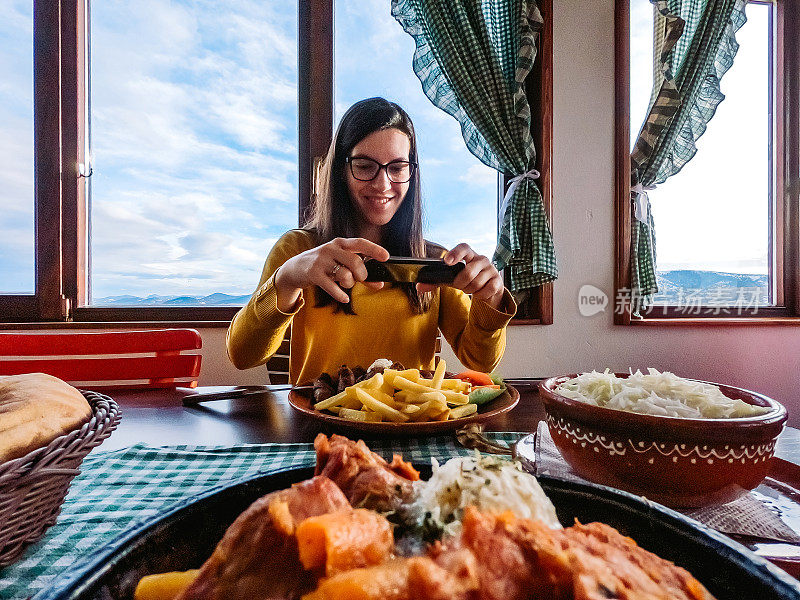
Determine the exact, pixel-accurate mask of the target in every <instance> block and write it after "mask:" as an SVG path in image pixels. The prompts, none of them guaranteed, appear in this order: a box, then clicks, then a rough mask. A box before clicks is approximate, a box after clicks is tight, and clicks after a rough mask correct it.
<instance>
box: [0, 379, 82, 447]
mask: <svg viewBox="0 0 800 600" xmlns="http://www.w3.org/2000/svg"><path fill="white" fill-rule="evenodd" d="M91 416H92V409H91V407H90V406H89V403H88V402H87V401H86V398H84V397H83V395H82V394H81V393H80V392H79V391H78V390H76V389H75V388H74V387H72V386H71V385H68V384H67V383H64V382H63V381H61V380H60V379H58V378H57V377H53V376H52V375H45V374H44V373H26V374H24V375H11V376H7V377H0V462H4V461H7V460H11V459H12V458H18V457H20V456H25V455H26V454H27V453H28V452H30V451H31V450H35V449H36V448H41V447H43V446H46V445H47V444H49V443H50V442H52V441H53V440H54V439H56V438H57V437H59V436H61V435H63V434H65V433H68V432H70V431H72V430H73V429H77V428H79V427H80V426H81V425H82V424H83V423H85V422H86V421H88V420H89V419H90V418H91Z"/></svg>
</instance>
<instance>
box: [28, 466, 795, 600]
mask: <svg viewBox="0 0 800 600" xmlns="http://www.w3.org/2000/svg"><path fill="white" fill-rule="evenodd" d="M418 468H419V469H420V471H421V472H422V473H421V474H422V475H423V477H425V476H430V466H426V467H423V466H418ZM313 474H314V469H313V468H302V469H287V470H283V471H278V472H274V473H271V474H269V475H260V476H256V477H254V478H252V479H248V480H244V481H239V482H237V483H233V484H227V485H223V486H219V487H217V488H214V489H211V490H209V491H208V492H206V493H204V494H201V495H199V496H196V497H194V498H189V499H187V500H184V501H182V502H179V503H177V504H175V505H173V506H172V507H170V508H169V509H167V510H166V511H164V513H163V514H161V515H158V516H156V517H154V518H153V519H152V520H151V521H150V522H149V523H146V524H144V525H139V526H138V527H134V528H132V529H131V530H129V531H128V532H126V533H123V534H122V535H121V536H120V537H119V538H117V539H116V540H115V541H113V542H111V543H110V544H109V545H107V546H105V547H103V548H98V549H96V550H95V551H94V552H91V551H90V553H89V554H88V555H87V556H86V558H85V559H84V560H83V561H81V562H80V563H79V564H76V565H74V566H72V567H70V569H69V570H68V572H66V573H64V575H62V576H61V577H60V578H59V579H57V580H55V581H53V582H52V584H51V585H50V587H49V588H48V589H47V590H44V591H42V592H40V593H39V594H38V595H37V596H35V598H34V600H133V591H134V590H135V589H136V584H137V583H138V582H139V580H140V579H141V578H142V577H143V576H145V575H148V574H151V573H163V572H165V571H183V570H187V569H192V568H197V567H199V566H200V565H201V564H202V563H203V562H204V561H205V559H206V558H208V556H210V555H211V553H212V551H213V550H214V547H215V546H216V544H217V542H218V541H219V540H220V539H221V538H222V535H223V534H224V533H225V530H226V529H227V528H228V526H229V525H230V524H231V523H232V522H233V521H234V519H236V517H237V516H239V514H240V513H241V512H242V511H243V510H245V509H246V508H247V507H248V506H249V505H250V504H251V503H252V502H254V501H255V500H256V499H257V498H260V497H261V496H263V495H264V494H266V493H269V492H272V491H275V490H280V489H284V488H286V487H288V486H290V485H291V484H292V483H296V482H298V481H302V480H304V479H308V478H309V477H311V476H312V475H313ZM539 482H540V483H541V484H542V488H543V489H544V491H545V492H546V493H547V495H548V496H549V497H550V499H551V500H552V501H553V504H554V505H555V507H556V511H557V513H558V518H559V519H560V520H561V522H562V523H563V524H564V525H572V524H573V523H574V522H575V519H578V520H579V521H581V522H582V523H590V522H592V521H600V522H603V523H607V524H608V525H611V526H612V527H615V528H617V529H618V530H619V531H620V532H621V533H622V534H624V535H628V536H630V537H632V538H633V539H634V540H636V542H637V543H638V544H639V545H640V546H642V547H643V548H645V549H647V550H649V551H651V552H654V553H656V554H657V555H659V556H661V557H662V558H665V559H667V560H671V561H673V562H675V563H676V564H678V565H680V566H681V567H684V568H686V569H688V570H689V571H690V572H691V573H692V574H693V575H694V576H695V577H697V578H698V579H699V580H700V582H701V583H703V585H705V586H706V587H707V588H708V590H709V591H710V592H711V593H712V594H713V595H714V596H715V597H716V598H717V600H742V599H743V598H758V600H800V583H798V581H797V580H795V579H793V578H791V577H789V576H788V575H787V574H786V573H784V572H783V571H781V570H780V569H778V568H777V567H775V566H774V565H772V564H770V563H768V562H767V561H766V560H764V559H762V558H760V557H758V556H756V555H755V554H754V553H752V552H750V551H749V550H747V549H746V548H744V547H743V546H741V545H739V544H737V543H736V542H733V541H731V540H730V539H729V538H727V537H725V536H724V535H722V534H720V533H717V532H715V531H712V530H710V529H707V528H705V527H703V526H701V525H699V524H698V523H697V522H696V521H692V520H691V519H688V518H687V517H684V516H683V515H681V514H679V513H677V512H674V511H672V510H669V509H667V508H664V507H663V506H661V505H658V504H654V503H652V502H648V501H647V500H645V499H643V498H640V497H638V496H634V495H632V494H628V493H626V492H620V491H618V490H614V489H612V488H607V487H604V486H599V485H594V484H587V483H578V482H574V481H565V480H561V479H555V478H552V477H546V476H542V477H539ZM231 600H236V599H231Z"/></svg>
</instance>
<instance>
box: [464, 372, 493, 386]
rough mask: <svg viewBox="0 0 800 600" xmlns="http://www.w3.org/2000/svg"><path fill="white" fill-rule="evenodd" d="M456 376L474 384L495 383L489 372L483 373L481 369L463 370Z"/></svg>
mask: <svg viewBox="0 0 800 600" xmlns="http://www.w3.org/2000/svg"><path fill="white" fill-rule="evenodd" d="M455 378H456V379H463V380H464V381H469V382H470V383H471V384H472V385H492V384H493V383H494V381H492V378H491V377H490V376H489V375H488V374H486V373H481V372H480V371H473V370H472V369H466V370H464V371H461V373H459V374H458V375H456V376H455Z"/></svg>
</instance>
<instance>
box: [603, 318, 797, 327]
mask: <svg viewBox="0 0 800 600" xmlns="http://www.w3.org/2000/svg"><path fill="white" fill-rule="evenodd" d="M621 324H622V323H617V325H621ZM628 324H629V325H636V326H637V327H641V326H644V327H664V326H667V327H742V326H753V325H757V326H765V325H767V326H798V325H800V317H719V318H715V317H686V318H667V319H663V318H650V319H631V322H630V323H628Z"/></svg>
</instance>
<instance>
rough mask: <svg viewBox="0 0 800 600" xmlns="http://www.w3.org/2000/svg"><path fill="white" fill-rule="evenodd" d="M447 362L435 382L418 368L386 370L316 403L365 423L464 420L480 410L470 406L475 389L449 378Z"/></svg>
mask: <svg viewBox="0 0 800 600" xmlns="http://www.w3.org/2000/svg"><path fill="white" fill-rule="evenodd" d="M445 368H446V365H445V361H444V360H440V361H439V364H437V365H436V370H435V371H434V373H433V378H432V379H426V378H425V377H423V376H422V375H421V374H420V372H419V370H418V369H405V370H403V371H398V370H396V369H384V371H383V373H378V374H376V375H374V376H372V377H370V378H369V379H365V380H364V381H360V382H358V383H356V384H355V385H351V386H350V387H348V388H346V389H345V390H344V391H342V392H340V393H338V394H336V395H334V396H331V397H330V398H328V399H327V400H323V401H321V402H317V403H316V404H314V408H315V409H316V410H327V411H330V412H332V413H335V414H338V415H339V416H340V417H342V418H345V419H350V420H353V421H362V422H392V423H419V422H423V421H446V420H448V419H461V418H463V417H468V416H470V415H472V414H475V413H476V412H477V411H478V406H477V405H476V404H470V402H469V393H470V391H471V389H472V386H471V385H470V383H469V382H467V381H462V380H461V379H446V378H445V376H444V375H445Z"/></svg>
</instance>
